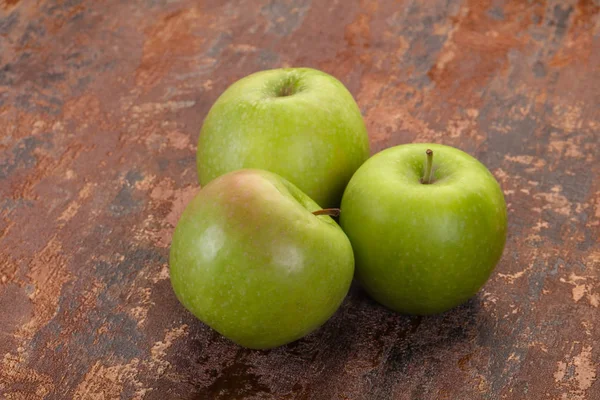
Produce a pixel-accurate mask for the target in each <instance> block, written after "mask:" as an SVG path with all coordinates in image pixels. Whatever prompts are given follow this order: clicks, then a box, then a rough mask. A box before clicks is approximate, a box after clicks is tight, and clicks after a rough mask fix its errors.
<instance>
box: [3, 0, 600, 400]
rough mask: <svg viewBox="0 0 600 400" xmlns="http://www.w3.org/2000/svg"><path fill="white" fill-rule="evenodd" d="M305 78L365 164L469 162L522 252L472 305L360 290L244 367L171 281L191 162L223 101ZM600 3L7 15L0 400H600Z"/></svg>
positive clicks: (202, 7)
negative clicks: (276, 75) (357, 114)
mask: <svg viewBox="0 0 600 400" xmlns="http://www.w3.org/2000/svg"><path fill="white" fill-rule="evenodd" d="M300 65H302V66H312V67H316V68H320V69H323V70H325V71H327V72H329V73H331V74H333V75H335V76H337V77H338V78H339V79H341V80H342V81H343V82H344V83H345V84H346V85H347V86H348V88H349V89H350V90H351V91H352V93H353V94H354V95H355V97H356V99H357V101H358V103H359V105H360V106H361V108H362V110H363V113H364V116H365V119H366V121H367V126H368V129H369V134H370V137H371V141H372V148H373V151H374V152H376V151H379V150H381V149H383V148H385V147H388V146H392V145H396V144H400V143H407V142H412V141H418V142H423V141H432V142H439V143H445V144H448V145H453V146H457V147H459V148H462V149H464V150H466V151H468V152H470V153H471V154H473V155H475V156H476V157H478V158H479V159H480V160H482V161H483V162H484V163H485V164H486V165H487V166H488V167H489V168H490V169H491V171H492V172H493V173H494V175H495V176H496V177H497V178H498V180H499V181H500V182H501V184H502V186H503V189H504V192H505V194H506V199H507V203H508V208H509V232H510V233H509V237H508V242H507V247H506V250H505V253H504V257H503V259H502V261H501V263H500V264H499V265H498V268H497V270H496V273H495V274H494V275H493V277H492V279H491V280H490V282H489V283H488V284H487V285H486V286H485V287H484V289H483V290H482V291H481V292H480V293H479V295H478V296H477V297H476V298H474V299H473V300H472V301H470V302H469V303H468V304H466V305H464V306H462V307H460V308H458V309H455V310H453V311H450V312H448V313H446V314H444V315H440V316H436V317H428V318H416V317H405V316H400V315H396V314H393V313H391V312H389V311H387V310H386V309H384V308H383V307H380V306H378V305H377V304H376V303H374V302H373V301H371V300H369V298H367V297H366V295H365V294H364V293H363V292H362V291H361V290H360V288H358V287H353V289H352V291H351V294H350V296H349V297H348V298H347V300H346V302H345V303H344V305H343V306H342V308H341V309H340V310H339V312H338V313H337V314H336V315H335V316H334V317H333V318H332V319H331V320H330V321H329V322H328V323H327V324H326V325H325V326H324V327H323V328H322V329H320V330H319V331H318V332H316V333H314V334H312V335H310V336H309V337H307V338H305V339H303V340H300V341H298V342H296V343H293V344H291V345H288V346H285V347H283V348H279V349H276V350H272V351H248V350H243V349H240V348H238V347H237V346H235V345H233V344H232V343H229V342H228V341H226V340H224V339H223V338H221V337H219V335H217V334H215V333H214V332H212V331H211V330H210V329H208V328H207V327H206V326H204V325H203V324H202V323H200V322H198V321H196V320H195V319H194V318H193V317H192V316H191V315H190V314H189V313H187V312H186V311H185V310H184V309H183V308H182V307H181V306H180V305H179V304H178V302H177V300H176V299H175V297H174V295H173V293H172V291H171V288H170V284H169V280H168V269H167V261H168V246H169V241H170V236H171V233H172V230H173V226H174V224H175V223H176V221H177V218H178V216H179V215H180V213H181V211H182V209H183V207H184V205H185V203H186V202H187V200H188V199H189V198H190V197H191V196H192V195H193V194H194V193H195V192H196V190H197V184H196V172H195V161H194V156H195V142H196V139H197V135H198V132H199V128H200V125H201V123H202V119H203V117H204V115H205V114H206V112H207V111H208V109H209V107H210V105H211V104H212V102H213V101H214V100H215V99H216V97H217V96H218V95H219V93H220V92H222V91H223V90H224V89H225V88H226V87H227V85H228V84H230V83H232V82H233V81H234V80H236V79H239V78H240V77H242V76H244V75H247V74H248V73H251V72H253V71H257V70H260V69H265V68H270V67H277V66H300ZM599 104H600V3H598V2H597V1H596V2H594V1H584V0H581V1H575V0H560V1H544V0H535V1H513V2H508V4H504V2H503V1H492V0H490V1H483V0H481V1H476V0H471V1H469V0H463V1H454V0H430V1H429V0H428V1H414V0H404V1H391V0H389V1H377V0H364V1H346V0H344V1H340V0H338V1H316V0H313V1H310V0H298V1H291V0H283V1H262V2H261V1H218V0H212V1H209V0H207V1H184V0H175V1H167V0H153V1H137V0H134V1H117V0H111V1H102V2H92V1H87V2H84V1H79V0H63V1H45V0H38V1H33V0H31V1H27V0H21V1H19V0H10V1H9V0H3V1H0V122H1V123H0V398H6V399H42V398H47V399H69V398H76V399H88V398H89V399H101V398H105V399H109V398H110V399H113V398H123V399H141V398H144V399H166V398H175V399H230V398H235V399H240V398H250V399H269V398H283V399H292V398H298V399H318V400H320V399H392V398H393V399H524V398H527V399H600V377H599V375H600V371H599V370H598V368H599V367H598V365H599V361H600V344H599V341H600V318H599V317H600V308H599V305H600V272H599V271H600V243H599V236H600V162H599V161H598V158H599V154H600V113H599Z"/></svg>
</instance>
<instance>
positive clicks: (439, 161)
mask: <svg viewBox="0 0 600 400" xmlns="http://www.w3.org/2000/svg"><path fill="white" fill-rule="evenodd" d="M427 149H431V150H432V151H433V168H434V172H433V181H432V183H431V184H422V183H421V178H422V177H423V175H424V169H425V164H426V150H427ZM340 225H341V226H342V229H344V232H345V233H346V235H348V238H349V239H350V242H351V243H352V247H353V249H354V257H355V260H356V277H357V279H358V280H359V281H360V282H361V284H362V286H363V287H364V288H365V290H366V291H367V292H368V293H369V294H370V295H371V296H372V297H373V298H374V299H375V300H377V301H378V302H380V303H381V304H383V305H385V306H387V307H388V308H390V309H392V310H395V311H397V312H400V313H403V314H414V315H429V314H437V313H441V312H444V311H447V310H449V309H451V308H453V307H455V306H457V305H459V304H461V303H463V302H465V301H466V300H468V299H469V298H470V297H472V296H473V295H474V294H475V293H476V292H477V291H478V290H479V289H480V288H481V287H482V286H483V284H484V283H485V282H486V281H487V279H488V278H489V276H490V274H491V273H492V271H493V269H494V267H495V266H496V264H497V263H498V261H499V260H500V257H501V256H502V251H503V249H504V243H505V241H506V204H505V201H504V195H503V194H502V190H501V189H500V186H499V184H498V182H497V181H496V179H495V178H494V177H493V175H492V174H491V173H490V172H489V171H488V169H487V168H486V167H485V166H484V165H483V164H481V163H480V162H479V161H477V160H476V159H475V158H473V157H471V156H470V155H468V154H466V153H464V152H462V151H460V150H458V149H455V148H452V147H448V146H443V145H438V144H421V143H418V144H407V145H401V146H396V147H392V148H389V149H386V150H384V151H382V152H381V153H379V154H377V155H375V156H373V157H372V158H371V159H369V160H368V161H367V162H366V163H365V164H363V166H362V167H360V168H359V169H358V171H356V173H355V174H354V176H353V177H352V179H351V180H350V183H349V184H348V187H347V188H346V191H345V193H344V197H343V199H342V206H341V215H340Z"/></svg>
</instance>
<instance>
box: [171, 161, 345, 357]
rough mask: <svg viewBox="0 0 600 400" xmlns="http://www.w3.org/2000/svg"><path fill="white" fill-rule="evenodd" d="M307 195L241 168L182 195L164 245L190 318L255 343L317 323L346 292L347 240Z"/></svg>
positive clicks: (294, 334)
mask: <svg viewBox="0 0 600 400" xmlns="http://www.w3.org/2000/svg"><path fill="white" fill-rule="evenodd" d="M320 209H321V207H319V206H318V205H317V204H316V203H315V202H314V201H312V200H311V199H310V198H309V197H308V196H306V195H305V194H304V193H302V192H301V191H300V190H299V189H298V188H296V187H295V186H294V185H292V184H291V183H289V182H288V181H286V180H285V179H283V178H281V177H279V176H277V175H275V174H273V173H270V172H267V171H260V170H239V171H235V172H232V173H229V174H226V175H223V176H221V177H220V178H217V179H215V180H214V181H212V182H211V183H209V184H208V185H207V186H206V187H204V188H203V189H202V190H200V191H199V192H198V194H197V195H196V196H195V197H194V198H193V199H192V201H191V202H190V203H189V204H188V206H187V208H186V209H185V211H184V212H183V214H182V216H181V218H180V220H179V222H178V223H177V227H176V229H175V233H174V236H173V242H172V244H171V252H170V261H169V262H170V273H171V283H172V285H173V289H174V291H175V294H176V295H177V298H178V299H179V301H180V302H181V303H182V304H183V305H184V306H185V307H186V308H187V309H188V310H189V311H191V312H192V314H194V315H195V316H196V317H197V318H199V319H200V320H202V321H203V322H205V323H206V324H207V325H209V326H210V327H212V328H213V329H215V330H216V331H217V332H219V333H221V334H222V335H223V336H225V337H227V338H229V339H231V340H232V341H234V342H235V343H237V344H239V345H241V346H244V347H248V348H253V349H266V348H272V347H276V346H280V345H283V344H286V343H289V342H292V341H294V340H296V339H299V338H301V337H303V336H305V335H307V334H308V333H310V332H311V331H313V330H315V329H317V328H318V327H319V326H321V325H322V324H323V323H324V322H325V321H327V320H328V319H329V317H331V316H332V315H333V313H334V312H335V311H336V310H337V309H338V307H339V305H340V304H341V302H342V300H343V299H344V297H345V296H346V294H347V293H348V289H349V288H350V283H351V281H352V277H353V274H354V257H353V253H352V247H351V245H350V242H349V240H348V238H347V237H346V235H345V234H344V232H343V231H342V229H341V228H340V227H339V226H338V224H336V223H335V221H334V220H333V219H331V217H329V216H327V215H319V216H315V215H313V214H312V211H316V210H320Z"/></svg>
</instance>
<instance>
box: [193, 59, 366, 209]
mask: <svg viewBox="0 0 600 400" xmlns="http://www.w3.org/2000/svg"><path fill="white" fill-rule="evenodd" d="M368 157H369V139H368V135H367V131H366V128H365V124H364V121H363V119H362V116H361V113H360V110H359V109H358V106H357V105H356V102H355V101H354V99H353V98H352V95H351V94H350V92H348V90H347V89H346V88H345V87H344V85H343V84H342V83H341V82H339V81H338V80H337V79H335V78H334V77H332V76H331V75H328V74H326V73H324V72H321V71H317V70H314V69H310V68H286V69H274V70H267V71H261V72H257V73H254V74H252V75H249V76H247V77H245V78H243V79H241V80H239V81H237V82H235V83H234V84H233V85H231V86H230V87H229V88H228V89H227V90H226V91H225V92H223V94H222V95H221V96H220V97H219V98H218V99H217V101H216V102H215V103H214V105H213V106H212V108H211V109H210V111H209V113H208V115H207V116H206V118H205V120H204V124H203V126H202V131H201V132H200V139H199V141H198V151H197V166H198V177H199V180H200V184H201V185H205V184H207V183H208V182H210V181H212V180H213V179H215V178H216V177H218V176H221V175H223V174H225V173H227V172H231V171H234V170H237V169H242V168H258V169H264V170H268V171H271V172H275V173H277V174H278V175H281V176H282V177H284V178H286V179H287V180H288V181H290V182H292V183H293V184H294V185H296V186H297V187H298V188H299V189H300V190H302V191H303V192H304V193H306V194H307V195H308V196H309V197H310V198H312V199H313V200H314V201H315V202H317V204H319V205H321V206H323V207H338V206H339V203H340V200H341V198H342V194H343V192H344V188H345V187H346V185H347V183H348V181H349V180H350V178H351V177H352V174H354V172H355V171H356V169H357V168H358V167H359V166H360V165H361V164H362V163H363V162H364V161H365V160H366V159H367V158H368Z"/></svg>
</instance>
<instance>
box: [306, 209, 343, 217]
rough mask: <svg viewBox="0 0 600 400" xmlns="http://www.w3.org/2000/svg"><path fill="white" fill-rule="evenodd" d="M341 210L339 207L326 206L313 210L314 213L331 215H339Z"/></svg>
mask: <svg viewBox="0 0 600 400" xmlns="http://www.w3.org/2000/svg"><path fill="white" fill-rule="evenodd" d="M340 212H341V210H340V209H339V208H324V209H322V210H317V211H313V215H329V216H330V217H339V216H340Z"/></svg>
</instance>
